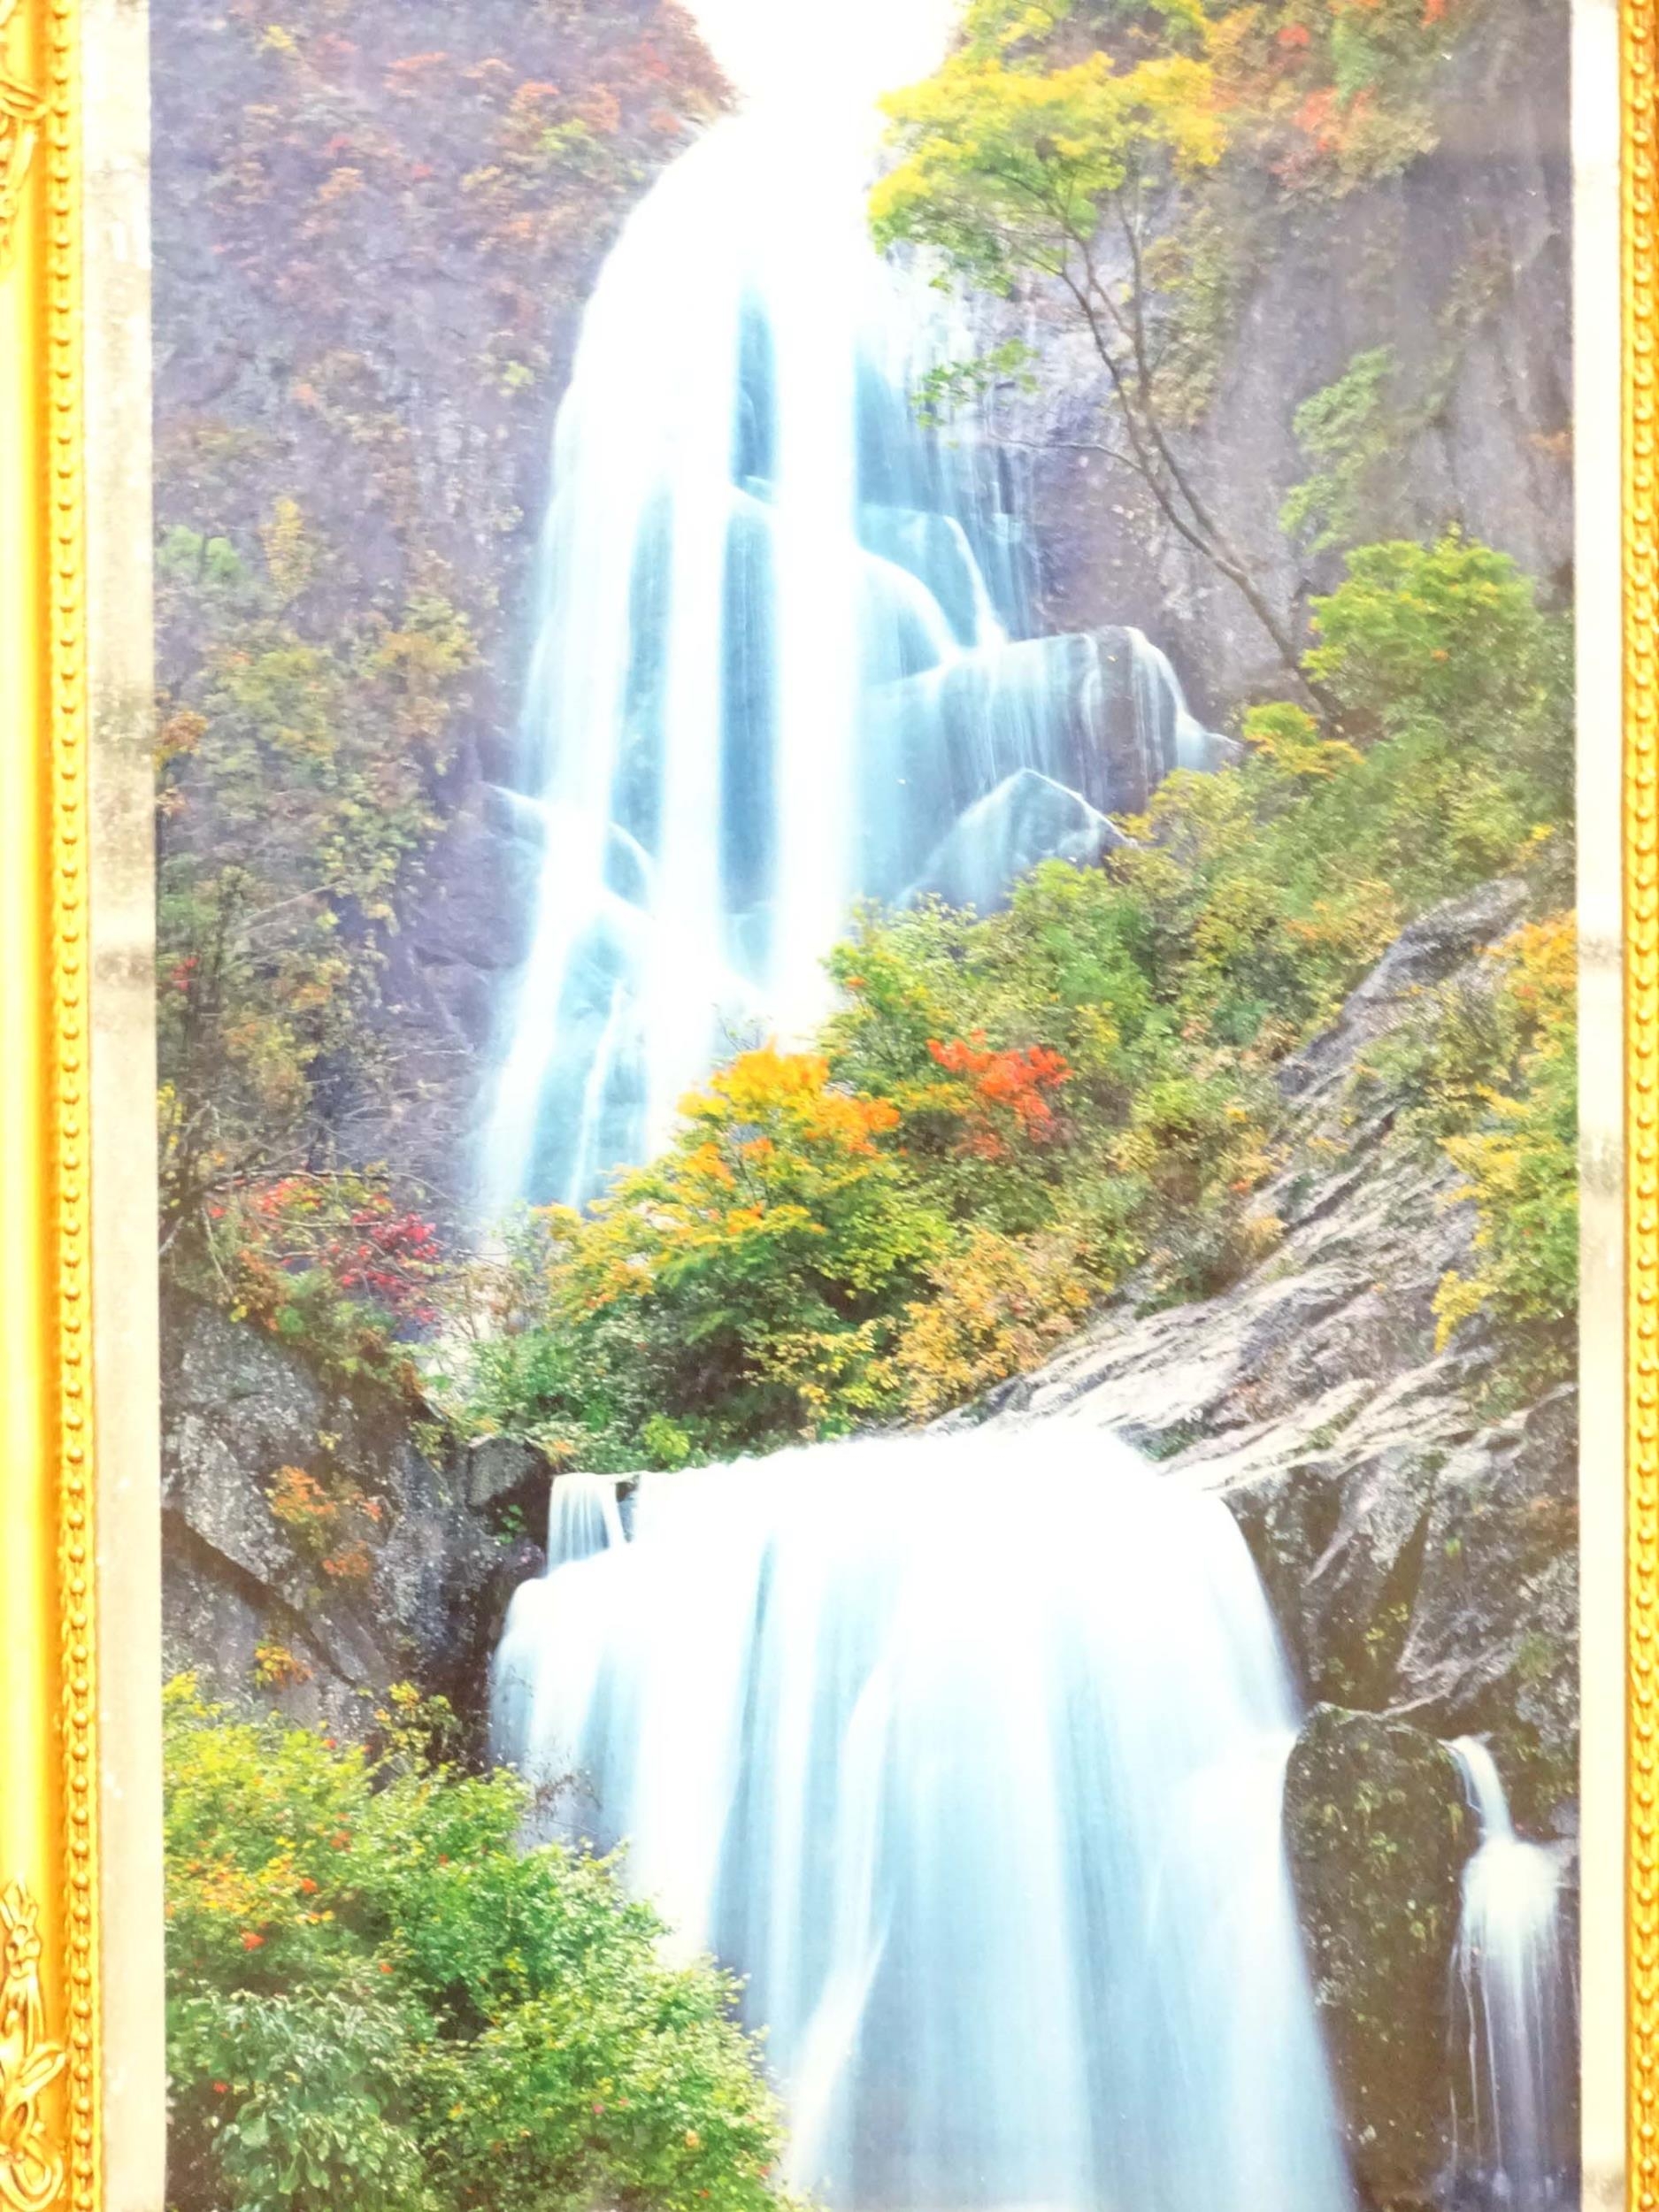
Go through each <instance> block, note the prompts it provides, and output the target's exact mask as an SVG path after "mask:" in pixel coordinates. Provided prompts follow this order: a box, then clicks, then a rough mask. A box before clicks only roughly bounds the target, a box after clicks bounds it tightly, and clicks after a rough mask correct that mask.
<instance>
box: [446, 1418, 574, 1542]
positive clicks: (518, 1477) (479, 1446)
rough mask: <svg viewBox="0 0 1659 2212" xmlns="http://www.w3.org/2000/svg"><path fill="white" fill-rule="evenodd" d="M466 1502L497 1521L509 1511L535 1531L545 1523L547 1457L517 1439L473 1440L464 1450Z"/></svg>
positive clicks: (548, 1476) (549, 1474)
mask: <svg viewBox="0 0 1659 2212" xmlns="http://www.w3.org/2000/svg"><path fill="white" fill-rule="evenodd" d="M465 1465H466V1502H467V1503H468V1505H470V1506H471V1507H472V1510H473V1511H474V1512H475V1513H486V1512H492V1511H493V1512H494V1513H495V1515H496V1516H497V1517H499V1516H500V1515H501V1514H502V1513H503V1512H504V1511H506V1510H508V1509H513V1510H515V1511H517V1512H518V1514H519V1515H521V1516H523V1517H526V1518H527V1519H528V1520H529V1521H530V1522H531V1523H532V1524H533V1525H534V1526H535V1527H537V1528H540V1527H542V1526H544V1525H546V1521H547V1509H548V1492H549V1488H550V1486H551V1485H552V1481H553V1469H552V1466H551V1464H550V1463H549V1460H548V1458H547V1455H546V1454H545V1453H543V1452H539V1451H538V1450H537V1449H536V1448H535V1446H534V1444H526V1442H525V1441H524V1440H523V1438H522V1437H517V1436H477V1437H474V1438H473V1439H472V1441H471V1442H470V1443H469V1444H468V1445H466V1447H465Z"/></svg>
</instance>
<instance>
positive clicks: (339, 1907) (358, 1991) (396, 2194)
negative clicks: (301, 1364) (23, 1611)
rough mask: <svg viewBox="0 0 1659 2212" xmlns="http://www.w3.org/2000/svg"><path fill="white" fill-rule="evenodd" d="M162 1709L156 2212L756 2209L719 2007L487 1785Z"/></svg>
mask: <svg viewBox="0 0 1659 2212" xmlns="http://www.w3.org/2000/svg"><path fill="white" fill-rule="evenodd" d="M380 1718H381V1723H382V1725H383V1728H384V1731H385V1734H386V1740H387V1748H386V1749H385V1750H384V1751H383V1752H382V1753H380V1755H378V1756H371V1755H369V1754H368V1753H366V1752H365V1751H364V1750H363V1749H362V1748H360V1747H355V1746H353V1747H342V1746H339V1745H336V1744H334V1742H332V1741H330V1740H328V1739H326V1738H325V1737H323V1736H321V1735H319V1734H318V1733H316V1732H312V1731H311V1730H307V1729H303V1728H298V1727H295V1726H293V1725H291V1724H288V1723H286V1722H283V1721H281V1720H280V1719H278V1718H276V1717H271V1718H269V1719H265V1720H263V1721H256V1720H244V1719H240V1718H236V1717H233V1716H232V1715H230V1714H228V1713H227V1712H226V1711H225V1710H224V1709H220V1708H217V1707H214V1706H211V1705H208V1704H204V1702H202V1701H200V1699H199V1698H198V1697H197V1695H196V1690H195V1687H194V1685H193V1684H192V1682H191V1681H190V1680H189V1679H188V1678H182V1679H180V1680H179V1681H176V1682H174V1683H173V1684H172V1685H171V1686H169V1689H168V1692H167V1701H166V1730H167V1776H168V1797H167V1811H166V1845H167V1870H168V1872H167V1926H168V1969H169V1987H170V1997H169V2003H168V2017H167V2041H168V2070H169V2075H170V2079H171V2096H172V2114H171V2134H170V2144H171V2166H170V2175H169V2190H168V2196H169V2204H170V2206H171V2207H172V2208H173V2212H230V2208H234V2212H461V2208H467V2207H479V2208H487V2212H559V2208H561V2207H564V2208H568V2212H579V2208H580V2212H589V2208H591V2207H592V2206H594V2205H596V2204H605V2205H612V2206H616V2207H618V2208H627V2212H645V2208H648V2207H649V2208H651V2212H775V2208H776V2206H777V2205H778V2203H779V2201H780V2199H779V2197H778V2194H777V2192H776V2190H775V2188H774V2185H773V2183H772V2178H771V2177H772V2169H773V2166H774V2163H775V2162H776V2160H777V2158H778V2156H779V2153H780V2145H781V2132H780V2117H779V2112H778V2108H777V2105H776V2102H775V2101H774V2099H773V2097H772V2093H771V2091H770V2089H769V2088H768V2087H767V2085H766V2084H765V2082H764V2078H763V2077H762V2074H761V2071H760V2066H759V2054H758V2049H757V2046H756V2044H755V2043H754V2042H753V2040H752V2039H750V2038H749V2037H748V2036H747V2035H746V2034H745V2033H744V2032H742V2030H741V2028H740V2027H739V2026H738V2025H737V2024H736V2023H735V2020H734V2018H733V1997H734V1985H733V1983H732V1982H731V1981H730V1979H729V1978H727V1977H726V1976H725V1975H723V1974H721V1973H720V1972H718V1970H716V1969H715V1968H714V1967H713V1966H712V1965H710V1964H708V1963H706V1962H701V1963H697V1964H695V1965H692V1966H689V1967H684V1968H675V1967H671V1966H669V1965H667V1964H666V1963H664V1958H663V1955H662V1952H661V1947H660V1941H659V1939H660V1937H661V1934H662V1927H661V1924H660V1923H659V1921H658V1920H657V1916H656V1915H655V1914H654V1913H653V1912H652V1911H651V1909H649V1907H648V1906H646V1905H643V1904H641V1903H638V1902H636V1901H632V1900H630V1899H628V1898H627V1897H626V1896H625V1894H624V1893H623V1892H622V1890H621V1888H620V1887H619V1886H618V1880H617V1875H616V1869H615V1865H614V1863H612V1862H611V1861H610V1860H602V1859H595V1858H592V1857H588V1856H585V1855H580V1854H578V1853H573V1852H570V1851H566V1850H565V1849H563V1848H562V1847H558V1846H556V1845H548V1846H544V1847H541V1848H538V1849H535V1850H530V1851H520V1850H519V1849H518V1847H517V1841H518V1832H519V1826H520V1823H521V1820H522V1818H523V1816H524V1813H525V1810H526V1798H525V1793H524V1791H523V1789H522V1787H521V1786H520V1785H519V1784H518V1782H517V1781H516V1780H515V1779H514V1778H511V1777H510V1776H508V1775H505V1774H501V1773H497V1774H493V1775H489V1776H487V1777H473V1776H465V1775H462V1774H459V1773H457V1772H455V1771H453V1770H450V1769H449V1768H447V1767H445V1766H444V1765H443V1764H442V1763H441V1762H440V1761H439V1760H438V1759H437V1758H436V1757H435V1756H434V1754H433V1752H432V1750H431V1748H430V1747H429V1740H428V1738H427V1735H426V1724H425V1717H424V1716H423V1715H422V1713H421V1712H420V1710H419V1708H418V1707H417V1706H416V1704H415V1701H414V1700H413V1698H412V1694H401V1693H400V1694H395V1697H394V1702H393V1706H392V1708H391V1709H389V1710H388V1712H387V1713H385V1714H383V1715H382V1716H381V1717H380Z"/></svg>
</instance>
